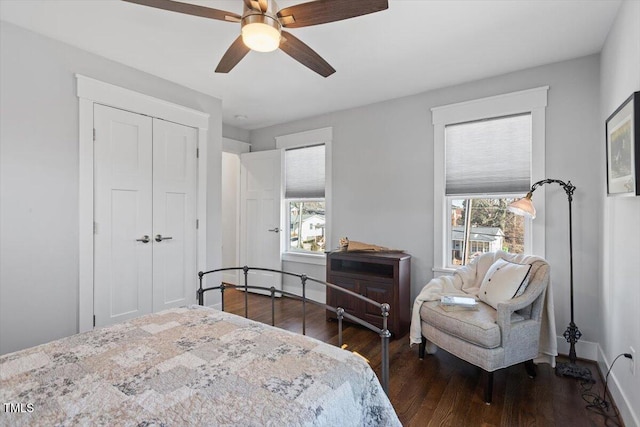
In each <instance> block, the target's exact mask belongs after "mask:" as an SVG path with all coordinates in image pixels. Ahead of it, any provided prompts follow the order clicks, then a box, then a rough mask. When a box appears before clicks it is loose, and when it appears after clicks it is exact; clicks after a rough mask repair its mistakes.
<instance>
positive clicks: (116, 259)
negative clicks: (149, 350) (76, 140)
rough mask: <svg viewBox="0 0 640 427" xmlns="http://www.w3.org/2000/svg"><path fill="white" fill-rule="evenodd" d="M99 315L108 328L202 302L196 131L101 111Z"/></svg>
mask: <svg viewBox="0 0 640 427" xmlns="http://www.w3.org/2000/svg"><path fill="white" fill-rule="evenodd" d="M94 127H95V134H96V138H95V147H94V173H95V177H94V185H95V188H94V221H95V232H94V315H95V325H96V326H103V325H108V324H112V323H115V322H119V321H123V320H126V319H130V318H133V317H136V316H139V315H142V314H146V313H151V312H155V311H159V310H163V309H165V308H170V307H177V306H181V305H185V304H190V303H193V302H195V290H196V281H197V280H196V278H197V274H196V273H197V272H196V176H197V159H196V148H197V147H196V146H197V132H196V130H195V129H193V128H191V127H188V126H183V125H179V124H176V123H171V122H167V121H164V120H159V119H155V118H151V117H148V116H143V115H139V114H135V113H131V112H127V111H123V110H118V109H115V108H110V107H105V106H101V105H96V106H95V107H94Z"/></svg>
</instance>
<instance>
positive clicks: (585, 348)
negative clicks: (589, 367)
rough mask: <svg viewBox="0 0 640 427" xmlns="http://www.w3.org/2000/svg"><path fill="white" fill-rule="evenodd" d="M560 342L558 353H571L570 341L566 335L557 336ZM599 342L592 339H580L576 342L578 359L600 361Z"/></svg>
mask: <svg viewBox="0 0 640 427" xmlns="http://www.w3.org/2000/svg"><path fill="white" fill-rule="evenodd" d="M556 340H557V343H558V354H566V355H568V354H569V347H570V346H569V343H568V342H567V340H566V339H565V338H564V337H556ZM598 348H599V345H598V343H595V342H590V341H582V340H581V341H578V342H577V343H576V355H577V356H578V359H586V360H591V361H594V362H597V361H598V353H599V351H598Z"/></svg>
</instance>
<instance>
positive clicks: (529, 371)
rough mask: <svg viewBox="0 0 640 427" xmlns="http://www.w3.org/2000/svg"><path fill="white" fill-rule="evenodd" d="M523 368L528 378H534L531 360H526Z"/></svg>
mask: <svg viewBox="0 0 640 427" xmlns="http://www.w3.org/2000/svg"><path fill="white" fill-rule="evenodd" d="M524 368H525V369H526V370H527V375H529V378H535V377H536V376H537V373H536V365H535V364H534V363H533V360H527V361H526V362H524Z"/></svg>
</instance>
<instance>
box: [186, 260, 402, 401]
mask: <svg viewBox="0 0 640 427" xmlns="http://www.w3.org/2000/svg"><path fill="white" fill-rule="evenodd" d="M230 270H242V271H243V272H244V285H242V286H240V285H231V284H226V283H224V282H223V283H221V284H220V286H212V287H208V288H204V287H203V284H202V283H203V280H202V279H203V278H204V276H206V275H207V274H212V273H219V272H222V271H230ZM251 270H254V271H268V272H272V273H279V274H283V275H286V276H293V277H298V278H299V279H300V283H301V285H302V296H300V295H297V294H294V293H291V292H287V291H283V290H280V289H276V288H275V287H273V286H271V287H270V288H267V287H264V286H249V284H248V281H249V278H248V276H249V271H251ZM198 280H199V282H200V286H199V288H198V290H197V296H198V304H199V305H204V293H205V292H207V291H213V290H216V289H219V290H220V295H221V305H222V306H221V308H222V311H224V291H225V290H226V289H239V290H244V291H245V293H244V317H246V318H248V317H249V300H248V297H249V296H248V293H247V290H250V289H252V290H253V289H255V290H262V291H268V292H269V293H270V296H271V326H275V297H276V294H278V296H287V297H290V298H293V299H295V300H298V301H301V302H302V335H306V305H307V303H311V304H315V305H317V306H320V307H322V308H324V309H326V310H331V311H333V312H335V313H336V317H337V320H338V346H339V347H342V320H343V319H347V320H349V321H351V322H354V323H357V324H359V325H362V326H364V327H366V328H367V329H370V330H372V331H374V332H375V333H377V334H378V335H379V336H380V339H381V353H382V366H381V376H382V378H381V379H380V382H381V384H382V388H383V390H384V391H385V393H387V395H388V394H389V339H390V338H391V332H389V329H388V328H387V318H388V317H389V308H390V307H389V304H387V303H379V302H377V301H374V300H372V299H370V298H367V297H365V296H362V295H360V294H357V293H355V292H352V291H350V290H348V289H344V288H341V287H340V286H337V285H334V284H332V283H329V282H324V281H322V280H318V279H315V278H313V277H309V276H307V275H306V274H298V273H291V272H287V271H282V270H273V269H270V268H258V267H247V266H246V265H245V266H244V267H228V268H218V269H215V270H209V271H204V272H203V271H200V272H198ZM307 282H313V283H318V284H320V285H323V286H325V288H331V289H333V290H335V291H338V292H341V293H344V294H347V295H349V296H352V297H354V298H358V299H359V300H362V301H364V302H365V303H367V304H371V305H373V306H375V307H377V308H378V309H379V310H380V313H381V315H382V329H380V328H378V327H376V326H374V325H372V324H371V323H369V322H367V321H365V320H362V319H360V318H358V317H356V316H353V315H351V314H349V313H346V312H345V311H344V308H342V307H332V306H330V305H327V304H323V303H320V302H317V301H314V300H310V299H308V298H307V297H306V287H307Z"/></svg>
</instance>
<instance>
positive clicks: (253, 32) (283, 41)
mask: <svg viewBox="0 0 640 427" xmlns="http://www.w3.org/2000/svg"><path fill="white" fill-rule="evenodd" d="M123 1H126V2H129V3H137V4H141V5H144V6H150V7H155V8H157V9H164V10H169V11H172V12H179V13H185V14H187V15H194V16H201V17H203V18H209V19H217V20H220V21H227V22H235V23H238V22H239V23H240V25H241V34H240V36H238V38H237V39H236V40H235V41H234V42H233V43H231V46H230V47H229V49H227V51H226V52H225V54H224V55H223V56H222V59H221V60H220V63H219V64H218V67H217V68H216V73H228V72H229V71H231V70H232V69H233V67H235V66H236V65H237V64H238V62H240V60H241V59H242V58H244V56H245V55H246V54H247V53H248V52H249V51H250V50H256V51H259V52H271V51H273V50H276V49H277V48H280V49H282V51H283V52H284V53H286V54H287V55H289V56H290V57H292V58H293V59H295V60H296V61H298V62H300V63H301V64H302V65H304V66H305V67H308V68H310V69H311V70H313V71H315V72H316V73H318V74H320V75H321V76H323V77H328V76H330V75H331V74H333V73H335V71H336V70H335V69H334V68H333V67H332V66H331V65H329V63H328V62H327V61H325V60H324V59H323V58H322V57H321V56H320V55H318V54H317V53H316V52H315V51H314V50H313V49H311V48H310V47H309V46H307V45H306V44H304V43H303V42H302V41H301V40H300V39H298V38H296V37H295V36H294V35H293V34H291V33H289V32H287V31H284V30H282V27H284V28H300V27H308V26H311V25H318V24H326V23H328V22H334V21H341V20H343V19H349V18H355V17H356V16H361V15H367V14H369V13H374V12H379V11H381V10H385V9H387V8H388V7H389V5H388V1H387V0H317V1H311V2H308V3H302V4H299V5H295V6H291V7H286V8H284V9H280V10H278V6H277V5H276V2H275V1H274V0H243V12H242V16H240V15H238V14H236V13H233V12H226V11H224V10H218V9H212V8H209V7H204V6H199V5H196V4H192V3H182V2H178V1H173V0H123Z"/></svg>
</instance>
